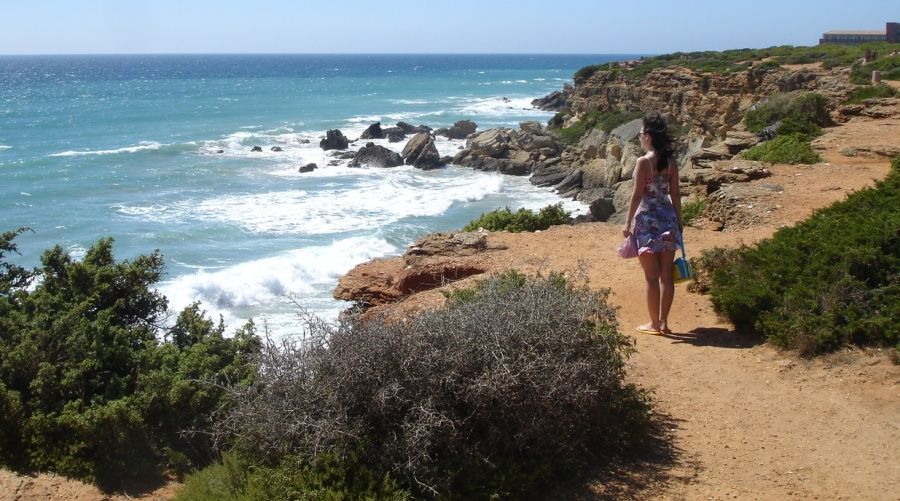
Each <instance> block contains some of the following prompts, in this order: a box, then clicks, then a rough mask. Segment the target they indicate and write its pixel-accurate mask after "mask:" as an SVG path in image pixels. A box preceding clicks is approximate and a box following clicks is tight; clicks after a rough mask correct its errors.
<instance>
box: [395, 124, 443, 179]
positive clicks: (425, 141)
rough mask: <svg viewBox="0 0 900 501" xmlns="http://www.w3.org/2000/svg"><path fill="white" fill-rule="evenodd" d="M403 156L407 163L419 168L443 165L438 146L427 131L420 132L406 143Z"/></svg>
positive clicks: (433, 167)
mask: <svg viewBox="0 0 900 501" xmlns="http://www.w3.org/2000/svg"><path fill="white" fill-rule="evenodd" d="M401 156H402V157H403V159H404V160H405V161H406V164H407V165H412V166H414V167H417V168H419V169H426V170H427V169H435V168H437V167H440V166H441V165H443V164H442V163H441V155H440V153H438V150H437V146H435V145H434V139H433V138H432V137H431V134H429V133H427V132H420V133H418V134H416V135H415V136H413V138H412V139H410V140H409V142H408V143H406V146H405V147H404V148H403V152H402V153H401Z"/></svg>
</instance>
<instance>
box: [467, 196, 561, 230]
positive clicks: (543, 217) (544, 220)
mask: <svg viewBox="0 0 900 501" xmlns="http://www.w3.org/2000/svg"><path fill="white" fill-rule="evenodd" d="M559 224H572V218H571V217H570V216H569V213H568V212H566V211H565V210H564V209H563V208H562V204H561V203H557V204H553V205H548V206H546V207H544V208H542V209H541V210H539V211H538V212H534V211H533V210H530V209H524V208H523V209H519V210H517V211H516V212H513V211H511V210H510V209H509V207H506V208H504V209H497V210H495V211H491V212H488V213H486V214H482V215H481V217H479V218H477V219H473V220H472V221H470V222H469V224H467V225H466V226H465V227H463V230H462V231H478V228H484V229H485V230H488V231H508V232H510V233H520V232H523V231H538V230H546V229H547V228H549V227H551V226H555V225H559Z"/></svg>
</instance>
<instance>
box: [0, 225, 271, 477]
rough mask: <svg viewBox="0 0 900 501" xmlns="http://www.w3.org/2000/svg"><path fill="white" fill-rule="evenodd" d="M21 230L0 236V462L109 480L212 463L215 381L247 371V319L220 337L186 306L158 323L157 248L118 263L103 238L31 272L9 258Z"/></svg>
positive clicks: (242, 379) (220, 330)
mask: <svg viewBox="0 0 900 501" xmlns="http://www.w3.org/2000/svg"><path fill="white" fill-rule="evenodd" d="M22 231H23V230H19V231H11V232H6V233H3V234H2V235H0V465H2V466H4V467H7V468H11V469H14V470H18V471H52V472H56V473H60V474H63V475H67V476H71V477H75V478H79V479H82V480H86V481H89V482H93V483H98V484H100V485H101V486H115V484H117V483H118V482H120V481H125V480H128V479H131V478H141V479H146V478H148V477H154V476H158V475H159V474H160V473H162V472H168V473H176V474H180V473H184V472H185V471H187V470H188V469H190V468H192V467H196V466H203V465H206V464H208V463H209V461H210V460H211V459H212V458H213V457H214V455H215V454H214V451H213V450H212V441H211V439H210V435H209V431H210V426H211V422H212V421H211V416H212V414H213V412H215V411H217V410H219V409H220V408H222V406H223V405H224V400H223V395H224V393H223V390H221V389H217V388H218V387H217V386H216V383H218V384H223V383H225V382H226V381H228V382H230V383H231V384H237V385H241V384H244V383H246V382H248V381H249V380H250V379H252V376H253V374H254V372H255V370H254V367H255V366H254V364H253V363H252V361H251V359H252V357H253V356H254V354H255V353H256V352H257V351H258V349H259V347H260V343H259V339H258V338H257V337H256V336H255V335H254V328H253V325H252V324H248V325H247V326H245V327H244V328H243V329H241V330H239V331H238V332H237V333H235V335H234V336H233V337H232V338H225V337H224V336H223V334H224V326H223V325H222V324H221V322H220V323H219V324H218V325H216V324H215V323H214V322H213V321H212V320H210V319H208V318H206V317H205V316H204V315H203V312H202V311H201V310H200V309H199V306H198V305H192V306H191V307H189V308H187V309H185V310H184V311H182V312H181V314H180V315H179V316H178V318H177V320H176V322H175V323H174V325H173V326H172V327H171V328H168V329H163V328H160V327H159V326H160V325H161V324H162V323H163V320H164V316H165V314H166V306H167V304H166V299H165V298H164V297H162V296H161V295H160V294H159V293H158V292H156V291H155V290H154V289H153V288H152V285H153V284H154V283H155V282H156V281H158V280H159V278H160V274H161V272H162V268H163V259H162V257H161V256H160V255H159V254H158V253H154V254H151V255H149V256H141V257H138V258H137V259H135V260H133V261H130V262H129V261H120V262H117V261H116V260H115V259H114V257H113V253H112V240H111V239H104V240H101V241H100V242H98V243H97V244H96V245H95V246H93V247H92V248H91V249H90V250H88V252H87V254H86V255H85V257H84V259H83V260H82V261H74V260H72V259H71V258H70V257H69V256H68V254H67V253H66V252H65V251H64V250H63V249H62V248H61V247H59V246H56V247H54V248H53V249H50V250H48V251H46V252H45V253H44V254H43V256H42V258H41V267H40V268H38V269H36V270H27V269H24V268H22V267H19V266H16V265H14V264H12V263H10V262H8V261H7V260H6V259H4V258H7V257H8V256H9V255H10V254H11V253H15V252H17V247H16V244H15V243H14V241H13V240H14V239H15V238H16V236H17V235H18V234H19V233H21V232H22ZM160 338H164V340H161V339H160Z"/></svg>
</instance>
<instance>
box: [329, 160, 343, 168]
mask: <svg viewBox="0 0 900 501" xmlns="http://www.w3.org/2000/svg"><path fill="white" fill-rule="evenodd" d="M338 165H341V161H340V160H331V161H330V162H328V166H329V167H337V166H338Z"/></svg>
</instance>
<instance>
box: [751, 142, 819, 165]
mask: <svg viewBox="0 0 900 501" xmlns="http://www.w3.org/2000/svg"><path fill="white" fill-rule="evenodd" d="M741 156H742V157H743V158H746V159H747V160H758V161H760V162H768V163H771V164H792V165H793V164H814V163H818V162H820V161H821V160H822V159H821V157H820V156H819V154H818V153H816V152H815V151H813V149H812V146H811V145H810V141H809V136H806V135H804V134H790V135H787V136H778V137H776V138H775V139H772V140H771V141H766V142H764V143H760V144H757V145H756V146H754V147H752V148H750V149H748V150H745V151H744V152H743V153H741Z"/></svg>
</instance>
